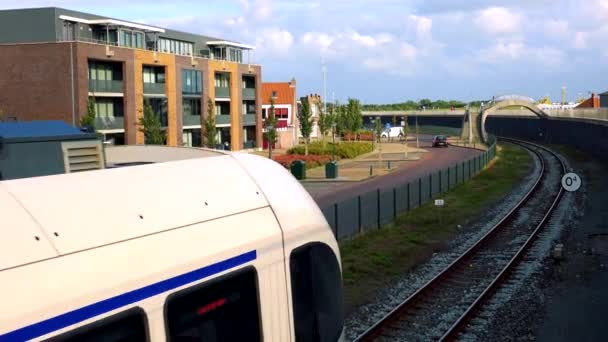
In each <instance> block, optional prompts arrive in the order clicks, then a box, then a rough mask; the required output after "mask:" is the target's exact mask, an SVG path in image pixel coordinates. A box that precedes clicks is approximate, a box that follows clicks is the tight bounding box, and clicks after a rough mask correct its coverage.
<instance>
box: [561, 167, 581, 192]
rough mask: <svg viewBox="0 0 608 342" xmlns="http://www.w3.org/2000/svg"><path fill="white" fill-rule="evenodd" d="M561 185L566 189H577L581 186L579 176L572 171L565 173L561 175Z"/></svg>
mask: <svg viewBox="0 0 608 342" xmlns="http://www.w3.org/2000/svg"><path fill="white" fill-rule="evenodd" d="M562 187H564V189H565V190H566V191H576V190H578V189H579V188H580V187H581V177H579V176H578V175H577V174H576V173H574V172H570V173H566V174H565V175H564V177H562Z"/></svg>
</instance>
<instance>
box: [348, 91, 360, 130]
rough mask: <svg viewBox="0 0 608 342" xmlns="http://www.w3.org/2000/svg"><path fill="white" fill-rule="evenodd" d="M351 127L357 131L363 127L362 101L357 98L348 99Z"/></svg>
mask: <svg viewBox="0 0 608 342" xmlns="http://www.w3.org/2000/svg"><path fill="white" fill-rule="evenodd" d="M347 111H348V118H349V119H348V120H349V129H350V131H351V132H353V133H356V132H358V131H359V130H360V129H361V128H362V127H363V113H361V102H359V100H357V99H351V98H349V99H348V105H347Z"/></svg>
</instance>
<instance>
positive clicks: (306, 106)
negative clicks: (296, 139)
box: [298, 97, 312, 155]
mask: <svg viewBox="0 0 608 342" xmlns="http://www.w3.org/2000/svg"><path fill="white" fill-rule="evenodd" d="M310 117H311V113H310V103H308V98H306V97H303V98H302V110H300V111H299V112H298V120H299V121H300V132H301V133H302V137H304V154H305V155H308V142H309V140H310V134H311V133H312V121H311V120H310Z"/></svg>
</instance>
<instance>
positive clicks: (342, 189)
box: [303, 139, 482, 208]
mask: <svg viewBox="0 0 608 342" xmlns="http://www.w3.org/2000/svg"><path fill="white" fill-rule="evenodd" d="M420 147H421V148H425V149H427V150H428V151H429V152H428V153H421V154H420V156H421V160H419V161H415V162H407V163H400V164H401V165H399V168H398V169H397V170H395V171H393V172H391V173H389V174H387V175H385V176H381V177H375V178H372V179H369V180H366V181H362V182H356V183H353V182H323V183H303V185H304V187H305V188H306V189H307V190H308V192H309V193H310V194H311V196H312V197H313V198H314V200H315V201H316V202H317V204H318V205H319V206H320V207H321V208H323V207H325V206H327V205H331V204H333V203H335V202H338V201H343V200H345V199H349V198H352V197H354V196H357V195H359V194H361V193H366V192H368V191H373V190H376V189H378V188H380V189H385V188H391V187H393V186H395V185H398V184H403V183H407V182H409V181H412V180H415V179H418V178H420V177H421V176H424V175H427V174H429V173H430V172H431V171H435V170H438V169H441V168H445V167H448V166H452V165H454V164H456V163H457V162H462V161H464V160H467V159H469V158H472V157H474V156H476V155H478V154H481V153H482V152H481V151H479V150H474V149H468V148H461V147H455V146H450V147H448V148H433V147H431V142H430V141H429V140H427V139H424V140H421V141H420Z"/></svg>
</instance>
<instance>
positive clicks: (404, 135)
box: [401, 117, 407, 160]
mask: <svg viewBox="0 0 608 342" xmlns="http://www.w3.org/2000/svg"><path fill="white" fill-rule="evenodd" d="M405 120H407V117H404V118H403V120H401V131H402V132H403V137H404V138H405V160H407V132H406V131H405V124H406V122H405Z"/></svg>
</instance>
